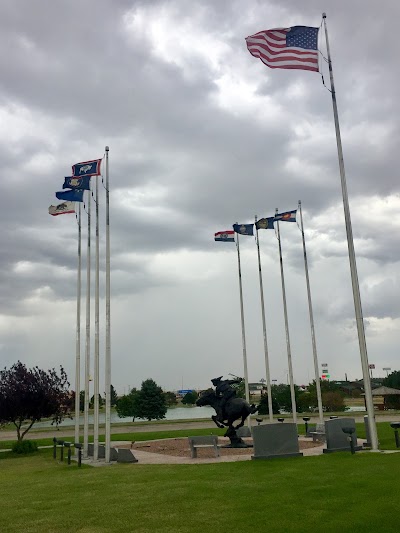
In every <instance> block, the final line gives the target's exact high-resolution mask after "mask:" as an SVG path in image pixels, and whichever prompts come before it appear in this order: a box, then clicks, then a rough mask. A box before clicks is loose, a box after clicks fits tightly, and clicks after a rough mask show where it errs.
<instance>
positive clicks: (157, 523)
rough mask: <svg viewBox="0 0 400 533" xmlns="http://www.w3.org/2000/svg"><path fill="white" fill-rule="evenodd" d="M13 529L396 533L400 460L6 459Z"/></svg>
mask: <svg viewBox="0 0 400 533" xmlns="http://www.w3.org/2000/svg"><path fill="white" fill-rule="evenodd" d="M0 455H1V456H3V457H2V458H1V461H0V472H1V484H0V517H1V518H0V521H1V524H0V530H1V531H2V533H8V532H10V533H11V532H12V533H14V532H24V533H29V532H40V533H47V532H54V533H63V532H71V533H97V532H99V533H103V532H115V533H119V532H121V533H122V532H124V533H126V532H138V533H140V532H163V533H168V532H171V533H180V532H188V533H189V532H190V533H197V532H199V533H205V532H208V531H211V532H212V531H222V532H226V531H230V530H232V531H238V532H241V533H242V532H249V533H250V532H251V533H254V532H268V531H270V532H274V533H276V532H285V533H290V532H296V533H299V532H310V531H320V530H322V531H324V532H325V531H326V532H334V533H337V532H340V533H345V532H352V533H358V532H360V533H368V532H374V533H376V532H385V533H390V532H397V531H398V530H399V527H398V523H397V518H396V516H397V509H398V494H397V490H396V487H397V484H398V475H399V469H400V454H397V453H396V454H386V455H384V454H373V453H362V454H361V453H360V454H356V455H354V456H353V455H351V454H350V453H337V454H329V455H323V456H319V457H304V458H289V459H276V460H271V461H251V462H237V463H220V464H213V465H168V466H167V465H140V464H136V465H113V466H108V467H102V468H93V467H89V466H83V467H82V468H81V469H79V468H78V467H77V466H76V464H73V465H71V466H67V465H66V463H63V464H60V463H59V462H58V461H54V460H53V459H52V457H51V450H42V451H41V452H39V454H36V455H33V456H25V457H12V456H11V454H9V453H3V454H0Z"/></svg>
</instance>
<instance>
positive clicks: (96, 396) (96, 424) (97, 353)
mask: <svg viewBox="0 0 400 533" xmlns="http://www.w3.org/2000/svg"><path fill="white" fill-rule="evenodd" d="M99 269H100V264H99V176H96V274H95V276H96V278H95V305H94V313H95V318H94V321H95V328H94V372H93V374H94V375H93V381H94V392H93V394H94V413H93V415H94V428H93V460H94V461H97V460H98V458H99V356H100V349H99V346H100V345H99V336H100V329H99V315H100V307H99V287H100V281H99Z"/></svg>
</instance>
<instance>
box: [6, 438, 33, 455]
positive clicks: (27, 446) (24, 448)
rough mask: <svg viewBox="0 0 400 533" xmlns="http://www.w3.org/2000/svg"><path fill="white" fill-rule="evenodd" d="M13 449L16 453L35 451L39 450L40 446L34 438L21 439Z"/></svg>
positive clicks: (15, 443)
mask: <svg viewBox="0 0 400 533" xmlns="http://www.w3.org/2000/svg"><path fill="white" fill-rule="evenodd" d="M11 449H12V451H13V452H14V453H19V454H22V453H34V452H37V450H38V446H37V444H36V442H35V441H33V440H19V441H17V442H14V444H13V445H12V448H11Z"/></svg>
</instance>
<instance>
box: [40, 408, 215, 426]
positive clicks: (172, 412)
mask: <svg viewBox="0 0 400 533" xmlns="http://www.w3.org/2000/svg"><path fill="white" fill-rule="evenodd" d="M214 414H215V411H214V409H213V408H212V407H209V406H206V407H175V408H173V409H168V410H167V414H166V415H165V418H164V419H163V420H198V419H201V418H211V416H212V415H214ZM105 417H106V415H105V413H104V412H100V414H99V423H100V424H104V423H105ZM135 420H136V421H141V419H140V418H136V419H135ZM121 422H132V417H126V418H121V417H119V416H118V415H117V413H116V412H115V411H113V412H112V413H111V423H112V424H118V423H121ZM79 423H80V424H82V425H83V423H84V419H83V414H81V416H80V417H79ZM89 424H93V414H90V415H89ZM73 425H75V419H74V418H72V419H71V418H67V419H65V420H64V421H63V422H61V424H59V425H58V427H67V426H73ZM34 427H35V428H47V427H52V426H51V422H50V421H48V420H44V421H42V422H38V423H37V424H35V426H34Z"/></svg>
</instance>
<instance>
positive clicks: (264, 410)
mask: <svg viewBox="0 0 400 533" xmlns="http://www.w3.org/2000/svg"><path fill="white" fill-rule="evenodd" d="M272 412H273V414H274V415H279V404H278V402H277V401H276V398H274V396H272ZM258 414H259V415H269V405H268V394H267V393H262V394H261V399H260V403H259V404H258Z"/></svg>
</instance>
